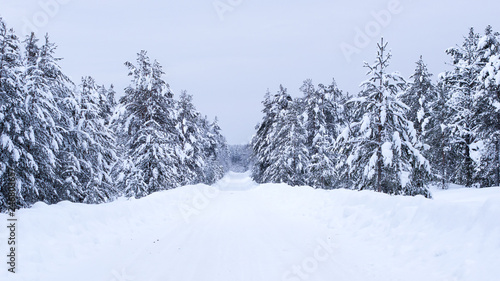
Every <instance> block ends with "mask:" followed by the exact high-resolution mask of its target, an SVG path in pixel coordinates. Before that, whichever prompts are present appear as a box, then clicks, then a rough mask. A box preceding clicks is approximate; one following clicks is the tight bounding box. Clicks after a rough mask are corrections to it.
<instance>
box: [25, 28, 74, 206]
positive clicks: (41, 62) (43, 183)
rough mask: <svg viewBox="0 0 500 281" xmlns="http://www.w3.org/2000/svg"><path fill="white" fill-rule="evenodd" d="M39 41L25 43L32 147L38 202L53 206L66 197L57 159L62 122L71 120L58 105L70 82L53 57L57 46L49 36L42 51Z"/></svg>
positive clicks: (26, 85) (62, 128) (26, 104)
mask: <svg viewBox="0 0 500 281" xmlns="http://www.w3.org/2000/svg"><path fill="white" fill-rule="evenodd" d="M37 41H38V40H37V39H36V38H35V36H34V35H33V34H31V35H30V36H28V37H27V39H26V41H25V42H26V49H27V56H26V59H25V70H24V73H23V80H24V83H25V89H24V90H25V91H26V94H27V97H26V101H25V106H26V111H27V113H28V115H29V116H28V118H29V124H30V126H31V127H32V130H33V135H34V139H35V141H34V142H33V143H32V144H30V146H29V151H30V152H31V153H32V155H33V157H34V160H35V162H36V163H37V166H38V169H37V173H36V175H35V185H36V187H37V189H38V194H39V197H38V199H39V200H41V201H44V202H46V203H49V204H51V203H56V202H59V201H60V200H61V198H62V197H64V196H65V195H64V194H60V192H58V190H57V187H58V186H59V183H60V179H61V178H60V177H59V175H58V173H57V169H58V159H57V155H58V153H59V151H60V149H61V145H62V143H63V138H64V133H65V126H62V124H63V123H62V122H64V119H65V117H67V116H64V113H63V111H61V108H60V107H59V103H58V101H59V100H58V99H60V98H62V97H61V95H62V92H63V87H61V85H62V84H63V82H62V81H63V80H65V79H66V78H65V76H64V74H62V72H61V70H60V67H59V66H58V64H57V59H55V58H54V57H53V54H54V50H55V45H54V44H52V43H51V42H50V41H49V39H48V36H46V37H45V43H44V44H43V45H42V46H41V47H40V48H37V47H36V45H37Z"/></svg>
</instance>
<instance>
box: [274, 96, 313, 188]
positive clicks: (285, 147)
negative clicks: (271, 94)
mask: <svg viewBox="0 0 500 281" xmlns="http://www.w3.org/2000/svg"><path fill="white" fill-rule="evenodd" d="M285 93H286V90H285ZM278 117H279V119H278V122H277V124H276V125H277V126H276V127H275V128H274V129H275V130H274V132H273V133H274V135H273V136H272V140H273V142H274V143H275V145H274V149H273V150H272V151H271V153H270V155H269V159H270V160H271V161H270V162H271V165H270V166H269V168H268V169H266V171H265V172H264V179H265V180H266V182H274V183H287V184H289V185H292V186H298V185H305V184H306V171H307V167H308V164H309V152H308V150H307V146H306V141H307V140H306V136H307V134H306V129H305V126H304V121H303V120H302V119H303V118H302V114H301V108H300V104H299V102H297V101H291V102H290V103H289V105H288V106H287V108H286V109H285V110H282V111H281V112H280V115H278Z"/></svg>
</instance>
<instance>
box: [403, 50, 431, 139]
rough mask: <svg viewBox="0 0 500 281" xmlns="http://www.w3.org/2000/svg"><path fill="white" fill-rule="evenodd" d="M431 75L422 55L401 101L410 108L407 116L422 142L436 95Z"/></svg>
mask: <svg viewBox="0 0 500 281" xmlns="http://www.w3.org/2000/svg"><path fill="white" fill-rule="evenodd" d="M431 77H432V74H430V73H429V71H428V70H427V65H426V64H425V63H424V61H423V59H422V56H420V59H419V60H418V61H417V67H416V68H415V73H414V74H413V75H412V76H411V77H410V80H411V82H410V83H409V87H408V88H407V89H406V91H405V92H404V93H403V94H402V95H401V101H402V102H403V103H405V104H406V105H407V106H408V108H409V109H408V111H407V113H406V115H407V118H408V120H409V121H411V122H413V125H414V128H415V130H416V132H417V138H418V139H419V140H420V141H422V142H423V140H424V137H425V134H426V125H427V124H428V122H429V117H430V115H429V104H430V103H431V102H432V101H433V100H434V98H435V96H436V89H435V87H434V85H433V84H432V79H431Z"/></svg>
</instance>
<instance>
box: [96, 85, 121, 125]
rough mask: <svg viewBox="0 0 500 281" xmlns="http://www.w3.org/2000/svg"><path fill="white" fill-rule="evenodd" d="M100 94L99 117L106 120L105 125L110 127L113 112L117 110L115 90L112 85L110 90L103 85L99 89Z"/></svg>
mask: <svg viewBox="0 0 500 281" xmlns="http://www.w3.org/2000/svg"><path fill="white" fill-rule="evenodd" d="M97 91H98V92H99V112H100V113H99V116H100V117H101V118H102V119H103V120H104V125H106V126H109V124H110V120H111V117H112V116H113V112H114V110H115V109H116V100H115V94H116V92H115V89H114V86H113V85H112V84H111V86H110V88H109V89H106V86H104V85H101V86H98V87H97Z"/></svg>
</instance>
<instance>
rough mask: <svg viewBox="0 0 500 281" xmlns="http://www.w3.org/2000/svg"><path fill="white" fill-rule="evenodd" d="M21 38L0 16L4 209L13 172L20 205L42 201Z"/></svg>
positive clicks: (0, 205)
mask: <svg viewBox="0 0 500 281" xmlns="http://www.w3.org/2000/svg"><path fill="white" fill-rule="evenodd" d="M21 67H22V58H21V47H20V43H19V39H18V38H17V36H16V35H15V34H14V31H13V30H12V29H11V30H7V28H6V25H5V23H4V22H3V20H2V18H0V146H1V150H0V211H4V210H6V209H7V208H8V207H9V205H8V204H9V199H8V194H9V190H8V188H9V175H12V176H13V177H14V178H15V179H16V183H15V184H16V202H15V204H16V206H15V207H16V208H20V207H28V206H30V205H31V204H33V203H34V202H36V201H38V198H39V190H38V189H37V187H36V185H35V176H36V171H37V169H38V166H37V164H36V162H35V160H34V157H33V155H32V154H31V150H30V147H31V146H32V145H33V143H34V141H35V137H34V132H33V127H32V126H30V119H29V118H28V117H29V116H28V113H27V111H26V107H25V99H26V94H25V92H24V89H23V85H22V84H23V81H22V68H21Z"/></svg>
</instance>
